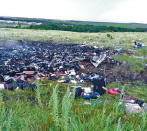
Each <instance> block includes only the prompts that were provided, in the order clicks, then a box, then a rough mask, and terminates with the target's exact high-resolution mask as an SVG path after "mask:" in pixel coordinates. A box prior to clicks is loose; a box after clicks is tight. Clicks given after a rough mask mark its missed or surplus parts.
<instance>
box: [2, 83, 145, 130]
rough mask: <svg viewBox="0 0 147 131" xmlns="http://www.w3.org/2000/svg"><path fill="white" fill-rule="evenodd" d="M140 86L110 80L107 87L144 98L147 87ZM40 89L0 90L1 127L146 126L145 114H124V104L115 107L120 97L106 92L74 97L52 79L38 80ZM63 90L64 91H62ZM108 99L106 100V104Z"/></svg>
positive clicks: (76, 127)
mask: <svg viewBox="0 0 147 131" xmlns="http://www.w3.org/2000/svg"><path fill="white" fill-rule="evenodd" d="M139 84H140V85H139V86H138V85H135V86H134V85H132V84H127V85H121V84H120V83H112V84H110V85H108V88H111V87H114V86H115V87H119V88H120V89H121V88H124V87H125V90H126V91H127V92H128V94H130V95H133V96H138V97H139V98H140V99H143V98H144V99H145V101H147V95H146V94H144V92H145V91H147V89H146V87H145V86H144V85H142V84H141V83H139ZM39 86H41V88H38V89H37V90H36V92H32V91H31V90H24V91H22V90H20V91H14V92H12V91H3V92H1V93H0V103H1V104H0V122H1V126H0V128H1V130H16V131H17V130H23V131H24V130H27V131H28V130H31V131H33V130H66V131H68V130H71V131H85V130H88V131H91V130H106V131H108V130H110V131H116V130H119V131H120V130H136V131H137V130H142V131H145V130H146V129H147V117H146V114H145V115H143V116H142V114H137V115H130V116H128V117H124V107H123V105H122V106H118V102H119V96H111V95H109V94H105V95H104V96H103V97H102V98H99V99H97V100H91V101H89V102H91V103H98V102H99V101H102V102H103V103H102V104H98V105H97V106H94V105H86V104H84V102H85V100H83V99H80V98H79V99H76V100H74V97H73V96H74V93H73V95H72V96H70V95H69V88H68V85H67V86H65V85H64V87H63V86H61V85H56V83H55V82H46V81H42V82H40V85H39ZM63 90H64V91H65V92H64V93H63V92H62V91H63ZM106 100H107V101H108V100H109V103H106Z"/></svg>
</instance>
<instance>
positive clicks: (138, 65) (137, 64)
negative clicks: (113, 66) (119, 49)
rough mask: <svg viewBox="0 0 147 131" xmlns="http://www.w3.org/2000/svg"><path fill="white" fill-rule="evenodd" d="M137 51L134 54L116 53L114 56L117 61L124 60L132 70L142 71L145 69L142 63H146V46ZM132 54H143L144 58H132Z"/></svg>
mask: <svg viewBox="0 0 147 131" xmlns="http://www.w3.org/2000/svg"><path fill="white" fill-rule="evenodd" d="M136 51H137V53H136V54H134V55H128V54H125V55H117V56H115V57H114V58H115V59H116V60H119V61H122V62H123V61H125V62H126V63H127V64H129V65H130V66H131V71H132V72H142V71H144V70H146V69H145V68H144V64H147V58H146V57H147V47H144V48H142V49H138V50H136ZM133 56H143V57H144V58H141V59H139V58H134V57H133Z"/></svg>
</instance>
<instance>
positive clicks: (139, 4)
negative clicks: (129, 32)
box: [0, 0, 147, 23]
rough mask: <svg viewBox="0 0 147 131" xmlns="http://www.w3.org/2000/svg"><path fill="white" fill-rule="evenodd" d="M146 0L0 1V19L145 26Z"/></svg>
mask: <svg viewBox="0 0 147 131" xmlns="http://www.w3.org/2000/svg"><path fill="white" fill-rule="evenodd" d="M146 13H147V0H1V1H0V16H15V17H31V18H48V19H61V20H83V21H85V20H86V21H98V22H136V23H147V14H146Z"/></svg>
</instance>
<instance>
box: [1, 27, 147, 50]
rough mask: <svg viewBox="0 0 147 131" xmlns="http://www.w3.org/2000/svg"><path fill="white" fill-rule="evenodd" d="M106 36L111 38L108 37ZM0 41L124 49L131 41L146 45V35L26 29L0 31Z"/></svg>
mask: <svg viewBox="0 0 147 131" xmlns="http://www.w3.org/2000/svg"><path fill="white" fill-rule="evenodd" d="M108 34H110V36H112V38H110V37H108ZM0 39H9V40H32V41H52V42H55V43H70V42H72V43H80V44H87V45H94V46H104V47H112V46H115V47H124V48H130V47H132V46H133V42H132V40H141V42H142V43H143V44H144V45H147V33H132V32H129V33H118V32H117V33H116V32H114V33H77V32H67V31H54V30H49V31H46V30H28V29H7V28H1V29H0Z"/></svg>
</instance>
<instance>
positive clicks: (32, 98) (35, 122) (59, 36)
mask: <svg viewBox="0 0 147 131" xmlns="http://www.w3.org/2000/svg"><path fill="white" fill-rule="evenodd" d="M108 34H110V36H112V38H111V37H108ZM0 39H1V40H2V41H3V40H28V41H29V40H31V41H42V42H49V41H51V42H55V43H65V44H66V43H71V42H72V43H80V44H87V45H95V46H99V47H112V46H115V47H122V48H125V49H133V48H132V47H133V43H132V40H139V39H141V41H142V43H143V44H144V45H147V33H131V32H130V33H74V32H66V31H52V30H51V31H44V30H27V29H6V28H1V29H0ZM135 50H136V49H135ZM136 51H138V54H137V55H139V56H146V55H147V48H143V49H139V50H138V49H137V50H136ZM115 58H116V59H118V60H120V61H126V62H127V63H128V64H130V66H131V67H132V71H138V70H136V65H137V69H141V70H142V69H143V70H145V69H144V68H143V66H140V65H142V63H147V61H146V59H143V60H142V59H141V60H140V59H136V58H131V57H130V56H129V55H123V56H116V57H115ZM36 84H37V85H38V88H37V89H36V91H35V92H32V91H31V90H17V91H13V92H12V91H6V90H5V91H2V92H0V123H1V124H0V130H3V131H5V130H9V131H11V130H15V131H20V130H22V131H29V130H30V131H36V130H38V131H39V130H51V131H58V130H63V131H99V130H103V131H130V130H133V131H146V130H147V114H142V113H140V114H132V115H130V116H127V117H126V115H125V114H124V107H123V105H122V106H119V104H118V103H119V97H120V96H111V95H109V94H105V95H104V96H103V97H101V98H99V99H97V100H90V101H85V100H83V99H82V98H79V99H76V100H74V98H73V97H69V88H68V87H69V86H70V85H69V84H60V85H59V84H58V83H56V82H51V81H40V82H38V81H37V82H36ZM146 87H147V86H146V85H145V84H144V83H143V82H141V81H136V82H134V83H127V84H121V83H119V82H118V83H116V82H114V83H110V84H108V85H107V88H119V89H124V90H125V91H126V92H127V94H129V95H131V96H134V97H137V98H139V99H144V100H145V102H147V88H146ZM73 92H74V91H73ZM73 94H74V93H73ZM85 102H87V103H88V104H86V103H85Z"/></svg>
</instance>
